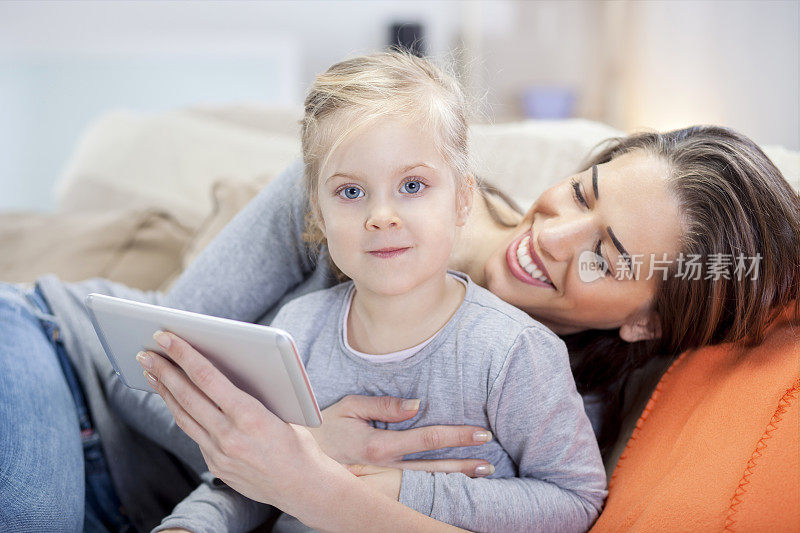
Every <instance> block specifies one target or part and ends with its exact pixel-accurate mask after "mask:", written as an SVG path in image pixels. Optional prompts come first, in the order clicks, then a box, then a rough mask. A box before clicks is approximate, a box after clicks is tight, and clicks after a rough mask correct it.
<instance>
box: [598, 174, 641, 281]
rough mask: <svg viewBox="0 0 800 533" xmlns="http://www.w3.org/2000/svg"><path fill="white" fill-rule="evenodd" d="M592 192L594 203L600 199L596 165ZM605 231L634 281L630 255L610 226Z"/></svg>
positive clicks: (634, 274)
mask: <svg viewBox="0 0 800 533" xmlns="http://www.w3.org/2000/svg"><path fill="white" fill-rule="evenodd" d="M592 190H593V191H594V201H595V202H596V201H597V199H598V198H600V192H599V191H598V189H597V165H593V166H592ZM606 231H607V232H608V236H609V237H611V242H612V243H614V247H615V248H616V249H617V251H618V252H619V253H620V254H621V255H622V258H623V259H625V264H627V265H628V270H629V271H630V273H631V275H632V276H633V279H636V273H635V272H634V271H633V264H632V262H631V254H629V253H628V251H627V250H626V249H625V247H624V246H622V243H621V242H619V239H617V236H616V235H614V232H613V231H612V230H611V226H606Z"/></svg>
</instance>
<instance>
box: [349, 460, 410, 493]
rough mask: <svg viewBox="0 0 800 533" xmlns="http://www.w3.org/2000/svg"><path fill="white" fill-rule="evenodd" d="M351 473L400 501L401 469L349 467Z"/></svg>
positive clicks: (373, 466)
mask: <svg viewBox="0 0 800 533" xmlns="http://www.w3.org/2000/svg"><path fill="white" fill-rule="evenodd" d="M347 469H348V470H350V472H352V473H353V474H355V475H356V476H357V477H358V478H359V479H360V480H362V481H363V482H364V483H366V484H367V485H369V486H370V487H371V488H372V489H373V490H377V491H378V492H381V493H383V494H385V495H386V496H388V497H390V498H391V499H393V500H395V501H397V500H400V484H401V482H402V480H403V471H402V470H400V469H399V468H386V467H384V466H375V465H348V467H347Z"/></svg>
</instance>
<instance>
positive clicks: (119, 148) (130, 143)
mask: <svg viewBox="0 0 800 533" xmlns="http://www.w3.org/2000/svg"><path fill="white" fill-rule="evenodd" d="M299 156H300V140H299V137H298V136H288V135H283V134H278V133H272V132H268V131H262V130H259V129H256V128H253V127H247V126H244V125H241V124H235V123H228V122H224V121H221V120H219V119H217V118H214V117H210V116H203V115H201V114H199V113H198V112H188V111H173V112H169V113H160V114H154V115H148V114H143V113H135V112H131V111H113V112H110V113H108V114H106V115H104V116H102V117H101V118H100V119H98V120H97V121H95V122H94V123H93V124H92V125H91V126H90V127H89V128H88V130H87V131H86V132H85V133H84V134H83V136H82V137H81V139H80V141H79V143H78V146H77V148H76V150H75V152H74V154H73V156H72V157H71V159H70V162H69V164H68V165H67V169H66V171H65V173H64V176H63V178H62V179H61V180H60V181H59V182H58V184H57V185H56V195H57V201H58V209H59V210H60V211H79V210H82V209H98V208H106V209H120V208H127V207H129V206H131V205H134V206H141V205H148V206H153V207H159V208H163V209H167V210H169V211H170V212H172V211H173V210H180V212H181V213H190V214H191V215H192V216H194V217H196V218H197V219H198V220H202V218H203V217H205V216H206V215H207V214H208V213H209V211H210V210H211V201H210V197H209V194H208V191H209V190H210V188H211V185H212V184H213V183H214V182H215V181H217V180H220V179H224V178H229V179H237V180H242V181H254V180H256V179H257V178H258V177H259V176H261V175H264V174H268V175H272V176H275V175H277V174H278V173H280V172H281V171H282V170H284V169H285V168H286V167H287V166H288V165H289V164H290V163H291V162H292V161H294V160H295V159H297V158H298V157H299Z"/></svg>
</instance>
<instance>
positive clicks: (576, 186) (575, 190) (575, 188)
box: [569, 178, 589, 208]
mask: <svg viewBox="0 0 800 533" xmlns="http://www.w3.org/2000/svg"><path fill="white" fill-rule="evenodd" d="M569 182H570V185H572V196H574V197H575V199H576V200H577V201H578V202H579V203H580V204H581V205H583V206H584V207H586V208H588V207H589V204H588V203H587V202H586V198H584V196H583V193H582V192H581V184H580V182H579V181H578V180H576V179H575V178H572V179H571V180H570V181H569Z"/></svg>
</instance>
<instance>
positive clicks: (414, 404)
mask: <svg viewBox="0 0 800 533" xmlns="http://www.w3.org/2000/svg"><path fill="white" fill-rule="evenodd" d="M400 408H401V409H402V410H403V411H418V410H419V400H403V402H402V403H401V404H400Z"/></svg>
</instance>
